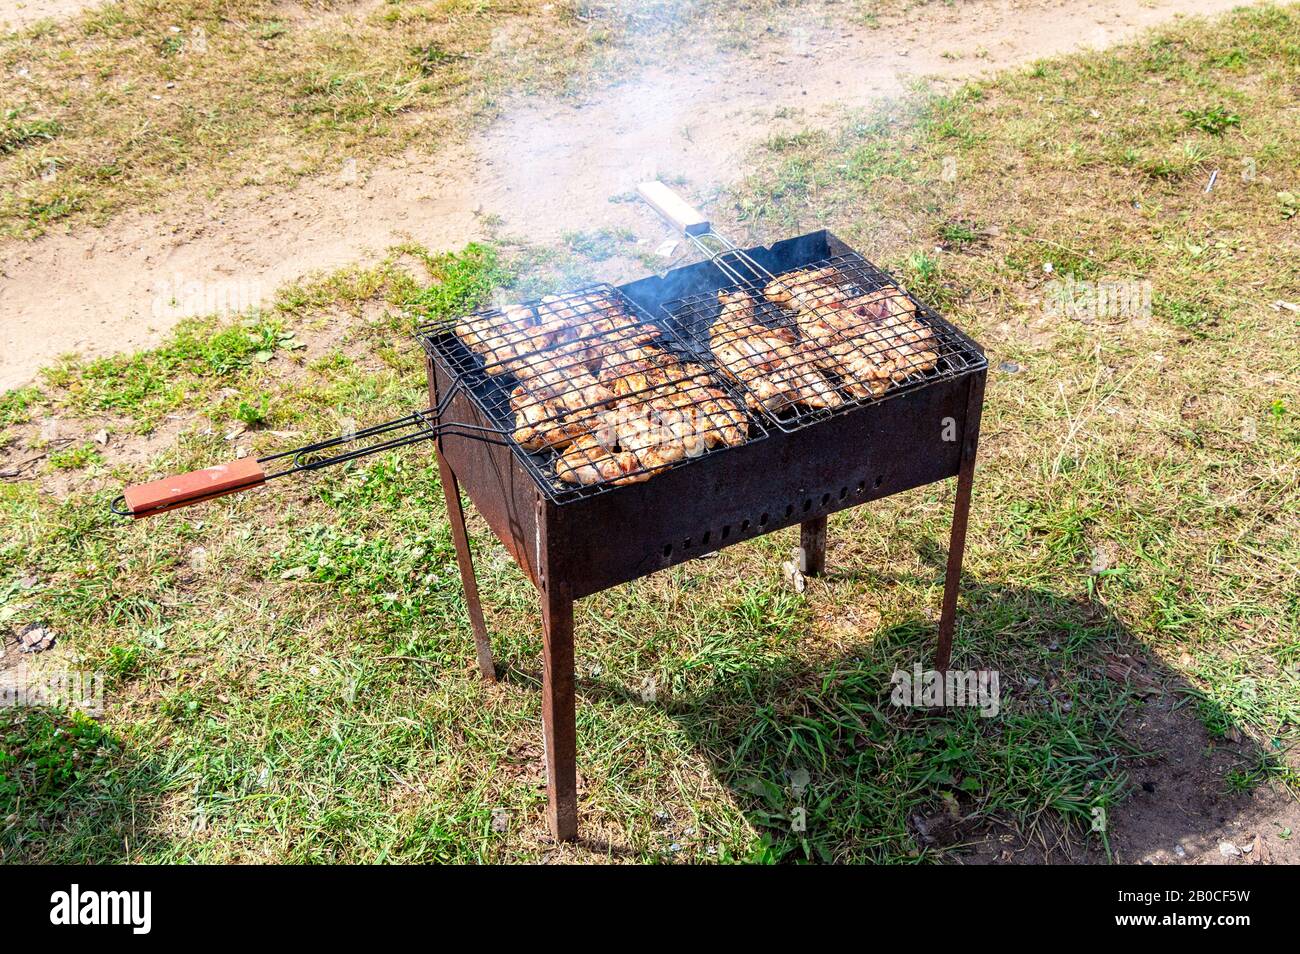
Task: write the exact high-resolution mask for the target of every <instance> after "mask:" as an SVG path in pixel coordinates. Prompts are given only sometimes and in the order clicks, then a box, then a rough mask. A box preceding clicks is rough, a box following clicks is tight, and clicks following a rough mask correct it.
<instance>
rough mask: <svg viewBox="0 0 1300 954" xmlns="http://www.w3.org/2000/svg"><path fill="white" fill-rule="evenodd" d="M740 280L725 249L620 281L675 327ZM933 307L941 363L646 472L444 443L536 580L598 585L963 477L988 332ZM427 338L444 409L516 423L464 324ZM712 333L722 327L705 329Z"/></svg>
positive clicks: (804, 254)
mask: <svg viewBox="0 0 1300 954" xmlns="http://www.w3.org/2000/svg"><path fill="white" fill-rule="evenodd" d="M747 253H748V254H749V255H750V256H752V257H753V258H754V259H755V260H757V261H759V262H761V263H763V264H764V265H765V266H766V267H767V268H769V269H770V270H771V271H772V272H774V273H781V272H786V271H790V270H793V269H798V268H803V267H807V266H809V265H814V264H817V263H820V262H824V261H834V262H837V264H839V265H840V266H841V267H843V266H844V263H846V262H851V261H852V262H862V263H863V265H864V266H865V267H868V268H870V267H871V266H869V265H867V263H865V261H864V260H862V259H861V258H860V257H859V256H857V255H856V253H854V252H853V251H852V250H851V249H849V248H848V247H847V246H846V245H844V243H843V242H841V241H840V240H839V239H837V238H836V237H835V236H834V235H832V234H831V233H829V232H824V231H823V232H815V233H812V234H810V235H805V236H800V237H798V238H795V239H790V240H788V241H785V242H780V243H777V244H776V245H773V246H772V247H771V248H755V249H749V250H747ZM873 271H874V272H875V274H876V275H878V276H881V278H882V279H886V280H890V281H892V279H889V278H888V276H887V275H886V273H884V272H881V271H879V270H875V269H873ZM735 285H736V283H735V282H734V281H733V280H732V278H731V277H730V276H728V275H727V274H725V273H724V272H723V271H721V270H720V269H719V268H718V267H717V266H716V265H715V264H714V263H712V262H701V263H699V264H696V265H691V266H686V267H684V268H679V269H675V270H674V271H671V272H669V273H668V274H667V275H665V276H662V277H651V278H646V279H642V280H640V281H636V282H632V283H630V284H628V285H624V286H621V287H620V288H618V289H617V291H618V292H619V293H621V294H622V295H623V296H624V297H625V298H626V299H627V300H629V301H630V302H631V303H633V304H634V305H636V306H638V307H639V309H640V310H641V311H642V312H643V313H644V314H646V315H649V316H650V320H652V321H654V322H655V323H657V324H661V325H662V326H663V327H665V328H666V329H668V330H669V332H670V333H675V331H676V329H677V328H678V327H681V323H682V321H683V319H685V320H686V321H689V322H691V323H692V324H694V325H696V326H697V327H698V326H699V325H700V324H701V323H706V322H707V321H708V320H710V319H709V318H708V317H707V316H706V315H705V313H704V309H703V308H702V307H701V304H700V303H702V302H706V301H710V300H711V301H715V302H716V293H717V292H718V290H720V289H730V288H732V287H735ZM713 311H714V313H715V314H714V317H716V311H717V308H716V307H714V309H713ZM923 313H924V314H925V318H926V321H927V322H928V323H931V324H932V326H933V327H935V328H936V330H937V331H938V336H939V338H940V340H941V341H942V352H941V357H940V362H939V366H938V367H937V368H936V369H934V370H933V371H932V372H930V373H929V374H926V375H920V376H918V379H917V380H915V381H909V382H907V383H906V384H905V385H904V386H902V387H895V388H893V389H891V390H890V391H889V392H887V393H886V394H885V395H883V396H882V397H880V398H875V399H871V400H866V401H862V402H859V403H856V404H852V405H845V406H841V407H840V408H837V409H835V410H833V411H825V412H820V413H816V412H815V413H813V414H808V413H807V412H806V411H804V410H800V411H795V412H793V413H788V414H782V415H772V416H768V415H766V414H764V415H763V419H762V420H760V421H757V422H755V425H756V426H755V428H754V430H753V431H752V433H751V436H750V438H749V439H748V440H747V441H746V442H745V443H744V444H742V445H740V446H737V447H728V448H724V449H720V450H717V451H712V452H709V453H706V454H704V455H703V456H701V457H700V458H698V459H690V460H686V461H683V462H682V464H681V466H676V467H673V468H670V469H668V470H665V471H663V472H660V473H656V474H655V475H654V476H653V477H652V478H651V479H648V480H645V481H643V482H638V483H630V484H624V485H609V484H606V485H602V486H599V487H598V488H595V489H594V490H591V491H588V490H587V489H586V488H573V489H560V488H559V487H558V482H557V481H555V480H554V478H553V475H551V474H549V473H548V465H547V463H546V462H545V459H544V458H545V455H538V454H530V453H528V452H526V451H524V450H523V449H522V448H521V447H520V446H519V445H518V444H516V443H514V442H513V441H506V442H503V443H498V444H490V443H485V442H483V441H481V440H479V439H478V438H477V437H474V436H470V435H469V434H461V433H457V434H446V435H443V436H442V437H440V438H439V440H438V446H439V450H440V452H441V454H442V456H443V457H444V459H445V460H446V461H447V463H448V465H449V466H450V468H451V470H452V471H453V472H454V474H455V475H456V477H457V479H458V481H459V483H460V485H461V486H462V487H463V488H464V490H465V492H466V494H467V495H468V496H469V498H470V499H471V500H472V501H473V502H474V505H475V506H476V507H477V508H478V510H479V512H480V513H481V514H482V515H483V517H484V519H485V520H486V521H487V523H488V525H489V526H491V528H492V530H493V532H494V533H495V534H496V535H497V537H498V538H500V540H501V542H502V543H503V544H504V545H505V547H506V548H507V549H508V550H509V551H510V553H511V555H512V556H513V557H514V559H515V560H516V562H517V563H518V564H519V566H520V567H521V568H522V569H523V570H524V572H525V573H526V574H527V575H528V577H529V578H530V579H531V580H532V581H533V583H534V584H536V585H537V586H539V587H543V586H548V585H550V584H552V583H553V584H554V585H555V586H556V587H557V588H558V589H559V590H561V591H563V592H564V593H566V594H568V595H569V596H570V597H573V598H579V597H583V596H589V595H591V594H592V593H596V592H599V591H600V590H603V589H607V588H609V587H611V586H616V585H618V584H620V583H625V582H627V581H629V580H634V579H637V578H638V577H641V576H645V575H646V574H649V573H653V572H655V571H656V570H661V569H664V568H666V567H669V566H673V565H675V564H677V563H681V562H683V561H685V560H689V559H691V558H693V557H698V556H701V555H702V554H705V553H709V552H712V551H715V550H719V549H722V548H723V547H726V546H729V545H731V544H733V543H739V542H741V541H743V540H747V539H750V538H752V537H755V536H758V535H760V534H763V533H769V532H771V531H773V530H779V529H781V528H783V527H788V526H791V525H793V524H797V523H804V522H807V521H809V520H812V519H815V518H818V517H824V516H826V515H827V514H831V513H834V512H836V511H838V510H843V509H845V508H848V507H852V506H856V505H858V504H861V503H866V502H867V501H870V500H875V499H878V498H880V497H885V496H888V495H890V494H896V493H900V492H902V491H904V490H910V489H912V488H914V487H919V486H921V485H923V484H928V483H932V482H934V481H937V480H942V479H944V478H946V477H952V476H955V475H956V474H957V473H958V471H959V469H960V467H961V463H962V458H963V455H964V452H965V444H966V441H965V440H964V439H963V438H964V437H969V438H971V439H972V440H973V439H974V438H975V436H976V434H977V429H978V415H979V408H980V406H981V395H982V389H983V383H984V373H985V370H986V367H987V365H986V362H985V360H984V357H983V353H982V351H981V350H980V349H979V346H978V345H977V344H975V342H973V341H971V339H969V338H967V337H966V336H964V335H962V334H961V333H960V332H959V331H957V330H956V329H955V328H953V327H952V326H951V325H949V324H947V323H946V322H944V321H943V320H942V319H941V318H939V317H938V316H937V315H935V314H934V313H933V312H930V311H929V310H928V309H924V310H923ZM687 340H688V341H689V340H690V339H687ZM421 341H422V344H423V345H424V347H425V350H426V353H427V355H428V359H429V360H428V364H429V388H430V395H429V397H430V404H431V405H432V406H434V407H439V406H442V400H443V398H444V396H450V400H449V401H448V403H447V404H446V406H445V408H444V410H443V412H442V415H441V418H442V420H443V421H444V423H447V422H454V423H455V425H469V426H471V427H473V428H475V429H479V428H481V429H483V430H502V429H504V427H505V426H506V425H505V422H504V421H503V416H502V415H503V414H508V413H509V412H508V410H505V408H506V406H507V403H508V402H507V401H506V400H505V398H504V397H503V393H504V392H506V389H507V388H508V385H505V384H502V383H501V382H500V381H498V380H496V379H494V378H492V377H489V376H487V375H481V374H475V373H474V370H475V367H476V362H475V359H473V357H472V356H471V353H470V352H469V351H468V349H467V348H465V346H464V345H463V344H462V343H461V341H460V340H459V339H458V338H457V337H456V335H455V334H454V333H453V332H452V331H451V330H450V329H446V328H444V329H443V330H441V331H439V330H436V329H429V330H426V331H425V332H424V334H423V335H422V338H421ZM701 341H707V336H697V337H696V338H695V339H694V342H693V343H695V344H697V345H698V344H699V342H701ZM701 350H702V349H701ZM697 356H698V357H700V358H702V359H705V360H709V361H711V360H712V359H710V358H708V357H707V355H705V354H702V353H701V354H698V355H697ZM478 363H480V364H481V362H478ZM972 417H973V418H974V420H972ZM972 425H973V426H972ZM972 450H973V447H972Z"/></svg>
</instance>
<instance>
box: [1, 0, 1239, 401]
mask: <svg viewBox="0 0 1300 954" xmlns="http://www.w3.org/2000/svg"><path fill="white" fill-rule="evenodd" d="M55 5H59V6H61V5H64V3H63V0H59V2H58V3H57V4H53V5H51V4H47V6H46V8H47V9H52V8H53V6H55ZM68 5H72V4H71V3H70V0H69V4H68ZM1237 5H1239V3H1238V2H1237V0H1178V2H1173V0H1148V2H1146V3H1144V4H1143V5H1141V6H1139V5H1136V4H1133V3H1131V2H1129V0H1091V2H1081V0H1056V2H1050V0H1049V2H1042V0H970V2H965V3H962V4H960V5H957V6H953V7H949V6H946V5H945V6H939V5H936V6H935V7H934V8H933V9H929V8H924V9H922V10H920V11H914V12H913V13H912V14H909V20H908V21H907V22H898V23H889V22H884V23H883V24H882V25H881V26H880V27H878V28H876V29H869V28H867V27H853V26H848V25H846V26H844V27H842V28H839V29H837V30H835V31H831V32H827V31H825V30H818V31H809V32H807V33H804V34H802V35H795V36H793V37H786V38H783V39H781V40H780V41H779V42H778V41H769V42H768V43H767V44H766V45H762V44H760V45H759V46H758V47H756V48H754V49H751V50H748V51H743V52H735V53H722V52H719V51H717V50H714V49H707V50H705V49H695V50H690V49H687V50H684V51H683V53H684V55H683V56H682V58H681V60H682V62H684V63H688V64H689V66H688V67H687V68H686V69H684V70H680V71H676V72H674V71H670V70H668V69H663V70H651V71H647V72H644V73H642V74H640V75H638V76H637V77H635V78H634V79H632V80H629V81H627V82H624V83H622V84H620V85H617V86H615V87H613V88H611V89H607V90H605V91H602V92H600V93H598V94H596V95H594V96H593V97H592V98H590V99H589V100H587V101H585V102H574V101H567V100H566V101H562V102H561V101H549V102H536V101H526V100H524V101H520V102H519V103H517V104H516V105H515V107H514V108H512V109H510V110H509V111H508V112H507V114H506V115H505V117H504V118H503V119H501V120H499V121H497V122H496V123H494V124H493V125H491V126H490V127H488V128H487V129H485V130H483V131H482V132H481V133H479V134H477V135H475V136H473V137H472V138H471V139H470V140H469V141H468V142H466V143H463V144H459V145H456V146H454V147H447V148H443V149H441V150H438V151H437V153H436V154H431V155H421V154H415V153H408V154H407V155H404V156H400V157H397V158H394V159H391V160H386V161H384V162H381V163H378V164H368V163H355V162H348V161H346V158H343V159H341V162H340V169H339V172H338V173H337V174H336V175H332V176H329V177H325V178H321V179H314V180H310V181H306V182H303V183H301V184H300V185H299V186H298V187H297V188H294V189H292V190H290V191H288V192H282V193H279V194H266V193H265V192H260V191H252V190H240V191H234V192H231V193H229V194H227V195H225V196H222V197H221V198H219V199H218V200H216V201H215V202H213V203H211V204H206V205H204V204H199V203H197V202H193V201H188V202H179V203H174V204H171V205H170V206H168V207H166V208H164V209H163V210H162V211H159V212H149V213H127V214H123V215H120V216H118V217H117V218H116V219H114V220H113V221H112V222H110V223H109V224H108V225H106V226H104V227H102V228H89V229H84V230H81V231H77V232H73V233H71V234H55V235H47V236H45V237H42V238H40V239H37V240H35V241H32V242H26V243H22V242H11V243H9V244H7V245H5V246H4V247H2V248H0V315H2V316H3V328H2V329H0V331H2V334H3V340H2V341H0V388H9V387H14V386H16V385H20V384H22V383H23V382H25V381H27V380H30V379H31V378H32V377H33V376H34V375H35V374H36V372H37V371H38V369H39V368H40V367H42V366H43V365H46V364H48V363H49V362H50V361H51V360H53V359H54V358H55V357H57V356H58V355H60V354H64V353H67V352H72V351H78V352H81V353H82V354H87V355H95V354H104V353H109V352H114V351H128V350H133V349H137V348H140V347H144V346H148V345H150V344H152V343H155V342H156V341H158V340H159V337H160V336H161V335H162V334H163V333H164V332H165V331H166V330H167V329H168V328H169V327H171V326H172V325H173V324H175V322H176V321H178V320H179V319H180V318H182V317H184V316H186V315H188V314H205V313H211V312H222V311H235V310H239V309H242V308H246V307H249V306H252V305H256V304H257V303H259V302H262V301H265V300H267V299H269V297H270V296H272V295H273V294H274V291H275V289H276V287H277V286H278V285H280V284H281V283H283V282H285V281H287V280H290V279H293V278H295V277H298V276H300V275H302V274H305V273H308V272H311V271H314V270H318V269H327V268H332V267H337V266H340V265H344V264H347V263H352V262H357V261H363V260H365V259H366V258H367V257H368V256H370V255H374V254H377V253H379V252H382V251H383V250H384V249H385V248H387V247H388V246H389V245H391V244H393V243H395V242H398V241H402V240H404V239H408V238H409V239H414V240H416V241H419V242H422V243H424V244H426V245H428V246H430V247H432V248H435V249H441V248H457V247H460V246H461V245H463V244H464V243H465V242H466V241H470V240H473V239H476V238H482V237H484V235H485V233H486V232H487V228H488V226H487V223H488V222H498V223H499V226H498V227H499V229H500V231H501V232H502V233H503V234H506V235H517V236H529V237H532V238H535V239H548V238H554V237H556V236H558V235H561V234H563V233H564V232H567V231H573V230H580V229H584V228H588V229H589V228H594V227H598V226H614V227H622V228H629V229H632V230H634V231H635V232H636V233H637V235H638V236H640V237H642V238H644V239H645V240H647V241H648V242H651V243H657V242H658V241H659V240H661V239H662V238H663V237H665V236H666V235H667V234H668V233H667V230H666V229H665V228H664V227H663V226H662V225H661V224H660V223H659V222H658V221H657V220H656V219H655V218H654V217H653V215H652V214H651V213H649V212H648V211H647V210H646V209H644V208H642V207H640V206H639V205H637V204H635V203H611V202H610V201H609V199H610V198H611V197H612V196H617V195H621V194H626V193H627V192H628V191H629V190H631V189H633V188H634V187H635V184H636V183H637V182H638V181H639V180H641V179H643V178H647V177H651V176H654V175H660V176H663V177H675V176H684V177H685V178H686V179H687V180H688V182H689V188H690V190H691V191H692V192H694V193H695V194H696V195H708V194H709V193H710V192H711V190H713V189H714V188H716V187H717V186H719V185H721V184H723V183H726V182H729V181H732V180H734V179H735V178H736V177H737V176H738V175H739V174H740V170H741V167H742V160H743V157H744V155H745V154H746V152H747V151H748V150H749V149H750V148H752V146H753V145H754V144H755V143H757V142H760V141H762V140H763V139H764V138H766V137H767V136H769V135H771V134H772V132H774V131H778V130H780V129H781V128H782V124H791V126H792V128H793V125H794V124H797V125H803V124H806V123H807V122H809V121H813V120H815V119H816V117H817V116H818V115H819V114H824V113H832V112H835V111H838V110H839V109H840V108H842V107H843V106H846V105H847V106H861V105H866V104H869V103H870V102H872V101H873V100H877V99H879V98H880V97H886V96H890V95H893V94H897V93H899V92H901V91H903V90H904V89H905V88H906V86H907V84H908V83H909V82H911V81H913V80H915V79H916V78H917V77H921V76H933V77H937V78H938V79H940V80H955V79H960V78H964V77H969V76H973V75H978V74H979V73H982V72H984V71H987V70H995V69H999V68H1003V67H1007V66H1011V65H1015V64H1019V63H1024V62H1028V61H1031V60H1033V59H1036V58H1038V57H1041V56H1048V55H1051V54H1055V53H1059V52H1063V51H1066V50H1070V49H1075V48H1079V47H1084V46H1105V45H1107V44H1111V43H1115V42H1118V41H1121V40H1123V39H1125V38H1127V37H1130V36H1132V35H1133V34H1135V33H1137V32H1138V31H1140V30H1141V29H1143V28H1146V27H1149V26H1153V25H1156V24H1159V23H1162V22H1165V21H1168V20H1169V19H1171V18H1173V17H1175V16H1177V15H1179V14H1211V13H1216V12H1219V11H1223V10H1227V9H1229V8H1231V7H1233V6H1237ZM14 8H15V9H16V8H17V5H16V4H14ZM3 9H4V10H8V9H9V7H5V8H3ZM791 111H793V116H792V117H791ZM778 112H779V113H781V115H782V116H783V117H786V118H780V119H778V118H777V115H776V114H777V113H778Z"/></svg>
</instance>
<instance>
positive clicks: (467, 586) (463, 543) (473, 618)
mask: <svg viewBox="0 0 1300 954" xmlns="http://www.w3.org/2000/svg"><path fill="white" fill-rule="evenodd" d="M425 367H426V369H427V370H428V375H429V406H430V407H437V406H438V395H437V388H436V382H435V380H434V374H433V363H432V362H431V361H426V362H425ZM435 453H436V454H437V457H438V477H439V480H440V481H441V483H442V493H443V497H444V499H445V500H446V502H447V521H448V522H449V523H450V524H451V538H452V542H453V543H454V544H455V546H456V565H457V566H458V567H459V569H460V583H461V586H462V588H463V589H464V590H465V607H466V609H467V610H468V611H469V625H470V629H471V630H472V631H473V633H474V650H475V655H476V656H477V657H478V668H479V672H480V673H482V675H483V678H484V679H486V680H487V681H488V682H495V681H496V678H497V675H496V666H495V664H494V663H493V661H492V640H491V638H490V637H489V636H488V631H487V623H486V621H485V620H484V619H483V604H482V601H481V600H480V599H479V594H478V580H477V579H476V578H475V576H474V557H473V556H472V554H471V553H470V550H469V533H468V531H467V530H466V527H465V509H464V507H463V506H462V505H461V502H460V482H459V481H458V480H457V479H456V475H455V473H453V472H452V469H451V465H450V464H448V463H447V456H446V454H444V453H443V450H442V446H441V442H439V443H438V445H437V449H436V451H435Z"/></svg>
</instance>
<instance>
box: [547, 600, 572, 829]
mask: <svg viewBox="0 0 1300 954" xmlns="http://www.w3.org/2000/svg"><path fill="white" fill-rule="evenodd" d="M542 627H543V632H542V738H543V740H544V742H545V745H546V799H547V807H546V821H547V823H548V824H549V825H550V828H551V834H552V835H553V836H554V837H555V840H556V841H575V840H577V837H578V767H577V760H578V751H577V750H578V731H577V723H576V720H575V712H574V692H573V675H574V674H573V600H571V599H569V598H568V597H566V596H561V595H559V594H557V593H552V592H549V591H547V590H543V591H542Z"/></svg>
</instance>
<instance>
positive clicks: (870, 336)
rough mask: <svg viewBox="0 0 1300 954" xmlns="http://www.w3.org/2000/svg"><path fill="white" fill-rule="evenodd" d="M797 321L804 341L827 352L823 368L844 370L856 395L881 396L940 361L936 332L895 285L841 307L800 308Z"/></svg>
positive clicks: (847, 387) (848, 386)
mask: <svg viewBox="0 0 1300 954" xmlns="http://www.w3.org/2000/svg"><path fill="white" fill-rule="evenodd" d="M795 320H796V322H797V324H798V325H799V330H800V331H801V332H802V333H803V335H804V338H805V340H806V341H809V342H812V343H815V344H816V345H817V346H818V347H819V348H820V349H821V351H822V352H823V354H824V355H825V356H826V357H824V358H823V361H822V363H823V367H825V369H826V370H828V371H832V372H833V373H835V374H838V375H841V376H842V377H843V378H844V385H845V387H846V389H847V390H849V391H850V393H852V394H853V395H854V396H855V397H864V396H866V395H868V394H871V395H878V394H880V393H882V392H883V391H884V390H885V389H886V388H888V387H889V384H890V383H891V382H896V381H902V380H903V379H905V378H906V377H908V376H909V375H912V374H917V373H920V372H922V371H928V370H929V369H930V368H932V367H934V365H935V364H936V363H937V362H938V360H939V354H938V351H937V350H936V342H935V339H934V333H933V331H932V330H931V329H930V327H929V326H928V325H927V324H925V322H924V321H922V320H921V319H920V318H918V317H917V316H916V306H915V305H914V304H913V303H912V301H911V300H910V299H909V298H908V297H907V296H906V295H904V294H903V293H902V292H901V291H900V290H899V289H897V288H895V287H893V286H890V287H886V288H881V289H878V290H876V291H874V292H871V293H870V294H867V295H862V296H859V297H857V298H854V299H850V300H847V301H845V302H843V303H842V304H841V305H840V306H839V307H837V308H818V309H816V310H811V309H801V310H800V311H799V312H798V314H797V316H796V319H795Z"/></svg>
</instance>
